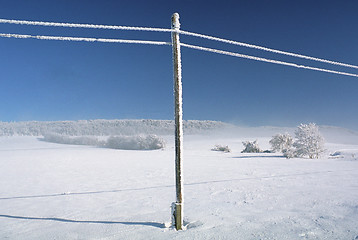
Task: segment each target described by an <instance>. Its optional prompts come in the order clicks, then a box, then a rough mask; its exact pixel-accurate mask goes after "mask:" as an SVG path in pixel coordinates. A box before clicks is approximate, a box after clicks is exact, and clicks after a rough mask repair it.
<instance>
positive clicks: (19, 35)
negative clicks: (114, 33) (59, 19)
mask: <svg viewBox="0 0 358 240" xmlns="http://www.w3.org/2000/svg"><path fill="white" fill-rule="evenodd" d="M0 37H6V38H23V39H29V38H32V39H40V40H59V41H76V42H79V41H82V42H105V43H135V44H150V45H172V44H171V42H160V41H144V40H127V39H105V38H84V37H62V36H60V37H58V36H42V35H23V34H11V33H10V34H8V33H0Z"/></svg>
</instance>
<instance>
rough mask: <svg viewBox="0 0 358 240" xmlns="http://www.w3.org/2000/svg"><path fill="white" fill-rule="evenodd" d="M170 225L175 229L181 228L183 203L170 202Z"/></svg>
mask: <svg viewBox="0 0 358 240" xmlns="http://www.w3.org/2000/svg"><path fill="white" fill-rule="evenodd" d="M171 210H172V226H174V227H175V229H176V230H183V205H182V203H176V202H173V203H172V209H171Z"/></svg>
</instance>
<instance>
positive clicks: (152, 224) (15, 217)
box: [0, 214, 166, 228]
mask: <svg viewBox="0 0 358 240" xmlns="http://www.w3.org/2000/svg"><path fill="white" fill-rule="evenodd" d="M0 217H1V218H11V219H22V220H37V221H55V222H64V223H93V224H123V225H140V226H149V227H156V228H166V226H165V224H164V223H157V222H121V221H97V220H74V219H66V218H46V217H25V216H14V215H3V214H1V215H0Z"/></svg>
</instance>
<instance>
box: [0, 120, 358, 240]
mask: <svg viewBox="0 0 358 240" xmlns="http://www.w3.org/2000/svg"><path fill="white" fill-rule="evenodd" d="M216 130H217V129H216ZM293 130H294V129H287V128H285V129H279V128H274V127H260V128H243V127H241V128H236V129H235V131H233V130H230V131H229V132H230V134H228V133H227V132H226V133H223V132H224V130H223V131H222V132H221V133H218V132H216V133H211V134H209V133H207V132H206V131H204V133H201V134H185V135H184V163H183V167H184V172H185V175H184V196H185V199H184V201H185V205H184V216H185V217H184V220H185V224H186V226H187V230H185V231H178V232H177V231H175V230H174V229H172V228H170V227H169V223H170V218H171V216H170V206H171V203H172V202H174V201H175V186H174V182H175V181H174V157H175V155H174V136H170V135H161V137H162V138H164V139H165V140H166V143H167V144H166V147H165V148H164V149H161V150H151V151H143V150H141V151H139V150H135V151H134V150H133V151H128V150H118V149H109V148H100V147H94V146H86V145H64V144H57V143H49V142H45V141H40V139H41V137H37V136H3V137H0V175H1V184H0V203H1V204H0V239H357V238H358V171H357V169H358V161H357V156H358V140H357V138H356V136H358V135H357V134H356V132H353V131H348V130H346V129H341V128H332V127H322V128H321V129H320V130H321V131H322V134H323V136H324V137H325V139H326V141H327V143H326V145H325V148H326V151H325V153H324V155H323V156H322V157H321V158H319V159H306V158H293V159H286V158H284V157H282V156H281V155H280V154H278V153H241V151H242V150H243V146H242V142H243V141H253V140H256V139H257V140H258V144H259V146H260V147H261V148H262V149H268V148H269V146H270V145H269V140H270V139H271V136H273V135H275V134H277V133H280V132H292V131H293ZM198 132H200V131H198ZM330 139H333V140H332V141H330ZM339 139H346V140H345V141H342V142H340V141H339ZM217 144H220V145H225V146H226V145H227V146H229V147H230V149H231V152H229V153H224V152H219V151H211V148H212V147H213V146H215V145H217Z"/></svg>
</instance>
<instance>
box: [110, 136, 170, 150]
mask: <svg viewBox="0 0 358 240" xmlns="http://www.w3.org/2000/svg"><path fill="white" fill-rule="evenodd" d="M105 146H106V147H108V148H115V149H123V150H155V149H161V148H164V147H165V141H164V140H163V139H161V138H159V137H158V136H156V135H148V136H142V135H138V136H114V137H110V138H109V139H108V140H107V143H106V144H105Z"/></svg>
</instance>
